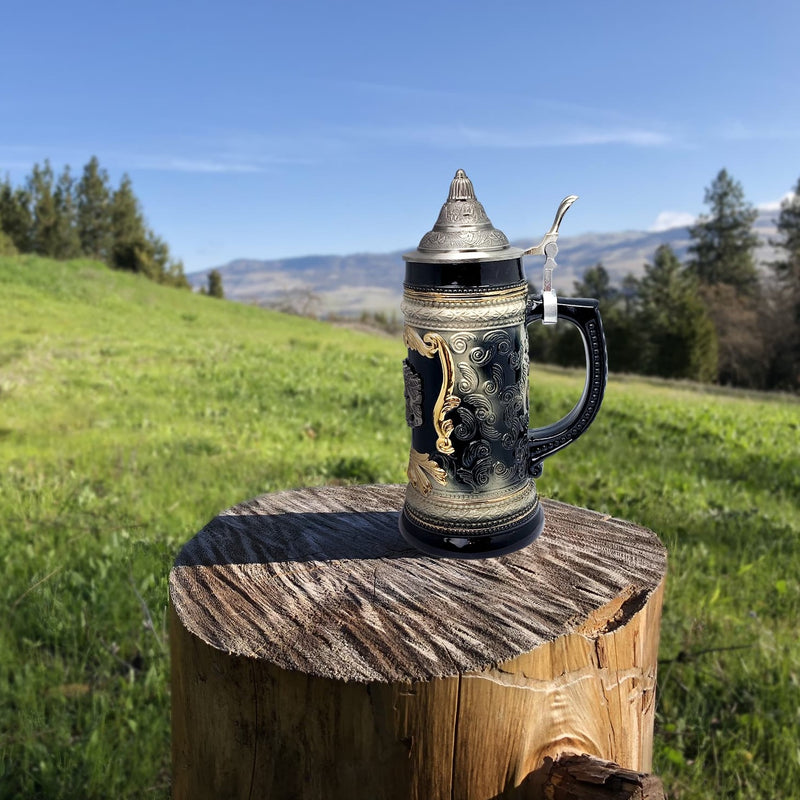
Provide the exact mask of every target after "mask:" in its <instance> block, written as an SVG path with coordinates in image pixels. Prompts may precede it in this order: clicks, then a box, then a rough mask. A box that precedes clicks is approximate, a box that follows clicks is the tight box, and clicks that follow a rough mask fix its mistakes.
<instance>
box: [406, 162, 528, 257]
mask: <svg viewBox="0 0 800 800" xmlns="http://www.w3.org/2000/svg"><path fill="white" fill-rule="evenodd" d="M520 256H522V250H521V249H520V248H518V247H511V245H510V244H509V242H508V239H507V238H506V235H505V234H504V233H503V232H502V231H499V230H497V228H495V227H494V225H492V222H491V220H490V219H489V217H488V216H487V215H486V211H484V208H483V206H482V205H481V204H480V203H479V202H478V199H477V198H476V197H475V190H474V189H473V187H472V181H471V180H470V179H469V178H468V177H467V175H466V173H465V172H464V170H463V169H460V170H458V171H457V172H456V175H455V177H454V178H453V182H452V183H451V184H450V192H449V194H448V196H447V201H446V202H445V204H444V205H443V206H442V210H441V211H440V212H439V218H438V219H437V220H436V224H435V225H434V226H433V230H431V231H428V233H426V234H425V235H424V236H423V237H422V239H421V240H420V243H419V246H418V248H417V249H416V250H415V251H414V252H413V253H405V254H404V255H403V258H404V259H405V260H406V261H421V262H423V263H435V262H441V261H448V262H449V261H502V260H505V259H508V258H520Z"/></svg>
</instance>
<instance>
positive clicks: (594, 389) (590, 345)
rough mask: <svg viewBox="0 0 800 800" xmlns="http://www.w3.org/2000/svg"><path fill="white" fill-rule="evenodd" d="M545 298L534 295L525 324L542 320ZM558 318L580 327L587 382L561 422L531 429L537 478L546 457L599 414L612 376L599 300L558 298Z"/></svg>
mask: <svg viewBox="0 0 800 800" xmlns="http://www.w3.org/2000/svg"><path fill="white" fill-rule="evenodd" d="M543 316H544V301H543V299H542V296H541V295H531V296H530V297H529V298H528V303H527V307H526V309H525V324H526V326H527V325H530V324H531V323H532V322H536V321H537V320H541V319H542V318H543ZM558 318H559V320H562V319H564V320H568V321H569V322H570V323H572V324H573V325H575V327H577V329H578V330H579V331H580V334H581V338H582V339H583V346H584V350H585V351H586V382H585V384H584V387H583V394H582V395H581V398H580V400H578V402H577V403H576V404H575V406H574V408H573V409H572V410H571V411H570V412H569V413H568V414H567V415H566V416H564V417H562V418H561V419H560V420H559V421H558V422H554V423H553V424H552V425H546V426H545V427H543V428H531V429H530V430H529V431H528V461H529V470H530V473H531V475H533V477H534V478H538V477H539V476H540V475H541V474H542V461H543V460H544V459H545V458H547V456H550V455H552V454H553V453H556V452H558V451H559V450H562V449H563V448H565V447H566V446H567V445H569V444H572V442H574V441H575V440H576V439H577V438H578V437H579V436H580V435H581V434H582V433H584V432H585V431H586V429H587V428H588V427H589V425H591V424H592V421H593V420H594V418H595V417H596V416H597V412H598V410H599V409H600V404H601V403H602V401H603V393H604V392H605V388H606V381H607V379H608V354H607V352H606V339H605V334H604V333H603V321H602V320H601V318H600V309H599V304H598V302H597V300H592V299H589V298H585V297H571V298H570V297H567V298H559V299H558Z"/></svg>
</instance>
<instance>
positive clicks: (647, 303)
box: [637, 244, 717, 381]
mask: <svg viewBox="0 0 800 800" xmlns="http://www.w3.org/2000/svg"><path fill="white" fill-rule="evenodd" d="M638 297H639V303H640V307H639V312H638V325H637V328H638V330H639V340H640V343H641V348H642V362H643V363H642V366H643V371H644V372H646V373H649V374H653V375H661V376H663V377H666V378H689V379H692V380H699V381H711V380H714V379H715V378H716V375H717V338H716V334H715V331H714V326H713V324H712V322H711V319H710V318H709V316H708V314H707V313H706V310H705V308H704V305H703V302H702V301H701V300H700V299H699V297H698V295H697V287H696V280H695V278H694V277H693V276H692V275H691V274H689V273H688V272H687V271H686V270H685V269H684V268H683V267H682V266H681V263H680V262H679V261H678V258H677V256H676V255H675V253H674V251H673V250H672V248H671V247H670V246H669V245H667V244H663V245H660V246H659V247H658V248H657V249H656V252H655V258H654V259H653V263H652V264H645V268H644V276H643V277H642V278H641V280H640V281H639V282H638Z"/></svg>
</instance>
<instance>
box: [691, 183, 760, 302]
mask: <svg viewBox="0 0 800 800" xmlns="http://www.w3.org/2000/svg"><path fill="white" fill-rule="evenodd" d="M704 202H705V203H706V204H707V205H708V206H709V209H710V213H709V214H707V215H703V216H701V217H700V219H699V220H698V222H697V224H695V225H693V226H692V227H690V228H689V235H690V237H691V238H692V240H693V241H692V243H691V244H690V245H689V253H690V255H691V258H690V260H689V267H690V269H691V270H692V272H693V273H694V275H695V276H696V277H697V279H698V280H699V281H700V283H701V284H703V285H706V286H714V285H716V284H719V283H725V284H728V285H729V286H733V287H734V289H735V290H736V292H737V293H738V294H740V295H742V296H745V297H747V296H753V295H754V294H756V293H757V292H758V272H757V270H756V263H755V256H754V251H755V248H756V246H757V245H758V237H757V236H756V235H755V234H754V233H753V230H752V226H753V223H754V222H755V219H756V217H757V216H758V212H757V211H756V210H755V209H754V208H753V207H752V206H751V205H749V204H748V203H747V202H746V201H745V199H744V191H743V190H742V186H741V184H740V183H739V182H738V181H735V180H734V179H733V178H732V177H731V176H730V175H728V173H727V171H726V170H724V169H723V170H720V172H719V174H718V175H717V177H716V178H715V179H714V181H713V182H712V184H711V186H709V187H708V188H707V189H706V193H705V198H704Z"/></svg>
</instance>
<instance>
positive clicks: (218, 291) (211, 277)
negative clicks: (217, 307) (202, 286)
mask: <svg viewBox="0 0 800 800" xmlns="http://www.w3.org/2000/svg"><path fill="white" fill-rule="evenodd" d="M207 294H208V296H209V297H218V298H220V299H222V298H224V297H225V292H224V291H223V289H222V275H221V274H220V271H219V270H218V269H212V270H211V272H209V273H208V291H207Z"/></svg>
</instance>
